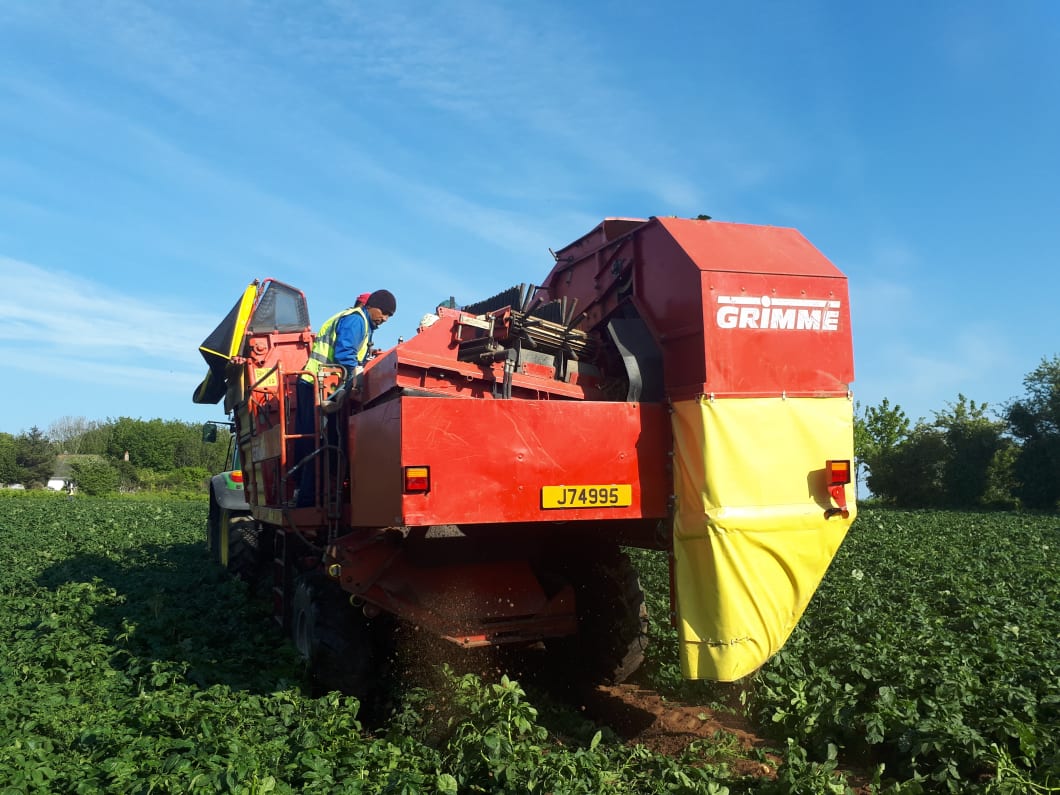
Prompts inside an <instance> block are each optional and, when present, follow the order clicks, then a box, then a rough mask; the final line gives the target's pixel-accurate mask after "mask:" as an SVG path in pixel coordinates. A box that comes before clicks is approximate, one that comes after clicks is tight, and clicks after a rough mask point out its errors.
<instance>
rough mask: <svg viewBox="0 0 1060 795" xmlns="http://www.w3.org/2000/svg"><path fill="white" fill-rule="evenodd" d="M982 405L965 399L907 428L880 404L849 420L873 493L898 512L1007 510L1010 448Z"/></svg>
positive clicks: (897, 414)
mask: <svg viewBox="0 0 1060 795" xmlns="http://www.w3.org/2000/svg"><path fill="white" fill-rule="evenodd" d="M987 408H988V407H987V404H985V403H979V404H977V403H976V402H975V401H969V400H968V399H967V398H966V397H965V396H964V395H958V396H957V402H956V403H951V404H948V405H947V408H946V410H944V411H940V412H936V413H935V418H934V421H933V422H931V423H928V422H925V421H923V420H922V421H920V422H918V423H917V424H916V426H915V427H914V428H912V429H910V428H909V422H908V419H906V417H905V414H904V412H902V410H901V408H900V407H898V406H895V407H893V408H892V407H891V406H890V404H889V403H888V402H887V400H886V399H884V400H883V402H882V403H881V404H880V406H878V407H870V408H868V409H866V411H865V414H864V417H863V418H862V419H861V420H860V421H858V422H857V423H856V426H855V428H856V431H857V433H859V434H860V435H861V437H862V440H863V441H862V448H863V449H864V450H865V457H864V458H863V459H862V460H863V462H864V463H865V464H866V465H867V466H868V468H869V476H868V480H867V483H868V486H869V489H870V490H871V491H872V493H873V494H874V495H876V496H877V497H879V498H880V499H882V500H884V501H885V502H889V503H891V504H894V505H896V506H899V507H904V508H943V507H948V508H976V507H983V506H986V505H993V506H1001V507H1009V506H1011V505H1012V504H1013V499H1014V498H1013V495H1012V493H1011V485H1012V482H1013V480H1012V469H1011V467H1012V465H1013V462H1014V461H1015V454H1014V452H1013V443H1012V441H1011V440H1010V439H1008V438H1006V437H1005V435H1004V433H1005V424H1004V423H1003V422H1001V421H997V420H992V419H990V418H989V417H988V416H987Z"/></svg>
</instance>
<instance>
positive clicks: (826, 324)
mask: <svg viewBox="0 0 1060 795" xmlns="http://www.w3.org/2000/svg"><path fill="white" fill-rule="evenodd" d="M715 320H716V322H717V324H718V328H759V329H779V330H785V331H837V330H838V329H839V301H835V300H832V299H825V298H821V299H818V298H773V297H771V296H768V295H755V296H750V295H719V296H718V312H717V314H716V315H715Z"/></svg>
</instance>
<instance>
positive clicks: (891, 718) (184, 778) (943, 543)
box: [0, 492, 1060, 795]
mask: <svg viewBox="0 0 1060 795" xmlns="http://www.w3.org/2000/svg"><path fill="white" fill-rule="evenodd" d="M34 496H36V497H38V498H37V499H34V498H33V497H34ZM206 510H207V506H206V504H205V502H202V501H199V502H191V501H176V500H169V501H161V500H158V499H140V500H130V499H127V498H122V499H97V498H91V497H84V496H78V497H77V498H76V499H73V500H68V499H66V498H65V497H63V496H62V495H52V494H50V493H48V492H38V493H37V494H36V495H33V494H12V495H3V496H2V497H0V527H4V528H5V539H6V547H5V565H4V567H2V568H0V792H7V791H11V792H42V793H43V792H86V793H96V792H98V793H103V792H130V793H134V792H144V793H146V792H159V793H177V792H180V793H183V792H193V793H195V792H202V793H208V792H209V793H213V792H229V793H258V792H276V793H295V792H319V793H340V792H365V793H382V792H394V793H401V792H404V793H420V792H423V793H464V792H471V793H473V792H488V793H546V792H552V793H600V792H607V793H615V794H616V795H621V793H630V794H631V795H632V794H633V793H715V794H716V795H721V794H722V793H732V795H736V793H744V794H747V795H749V794H750V793H806V795H811V794H813V795H816V793H836V794H837V795H839V794H840V793H843V794H844V795H845V793H848V792H852V791H854V790H853V786H852V785H851V784H850V783H849V781H848V777H847V776H845V775H844V772H843V771H844V770H845V769H849V768H850V767H856V768H858V769H859V770H862V771H865V776H864V778H865V779H869V778H872V779H874V781H875V784H874V789H873V791H875V792H881V793H883V792H892V793H898V792H909V793H912V792H927V793H931V792H968V793H1037V792H1047V791H1050V790H1049V788H1050V787H1053V788H1054V789H1055V786H1056V784H1057V782H1060V754H1058V752H1057V750H1056V749H1057V748H1060V677H1058V676H1057V672H1058V671H1060V614H1058V613H1057V611H1056V609H1055V606H1056V604H1057V603H1058V600H1060V577H1058V576H1057V575H1058V571H1057V569H1058V564H1057V556H1056V550H1057V548H1058V544H1060V536H1058V534H1057V533H1058V526H1057V522H1056V518H1055V517H1045V516H1043V517H1027V516H1020V515H1014V514H1002V513H967V514H962V513H911V512H898V511H872V510H865V509H863V510H862V511H861V514H860V516H859V518H858V520H857V522H856V523H855V525H854V527H853V529H852V531H851V533H850V535H849V537H848V539H847V541H846V542H845V543H844V544H843V546H842V548H841V549H840V551H839V554H838V555H837V557H836V560H835V562H834V563H833V565H832V567H831V568H830V569H829V572H828V574H827V575H826V577H825V579H824V581H823V582H822V584H821V587H820V589H819V591H818V593H817V595H816V596H815V597H814V598H813V600H812V601H811V603H810V606H809V607H808V609H807V611H806V614H805V616H804V617H803V619H802V621H801V622H800V624H799V625H798V626H797V627H796V629H795V631H794V632H793V633H792V636H791V638H790V640H789V641H788V643H787V645H786V647H785V648H784V649H783V650H782V651H781V653H780V654H779V655H777V656H776V657H775V658H774V659H773V660H771V661H770V662H769V663H767V664H766V665H765V666H764V667H763V668H762V669H761V670H760V671H759V672H758V673H757V674H756V675H754V676H753V677H751V678H749V679H748V680H746V681H744V682H742V683H738V684H735V685H718V684H709V683H697V682H682V681H681V680H680V675H679V673H678V671H677V639H676V631H675V630H674V629H673V628H672V627H671V626H670V625H669V623H668V622H666V621H665V620H656V621H655V622H654V623H653V626H652V629H651V632H652V641H653V645H652V646H650V647H649V658H648V664H647V666H646V669H645V671H644V677H645V678H644V680H643V681H644V682H645V683H646V684H648V685H649V686H652V687H655V688H657V689H660V690H662V691H663V692H666V693H670V694H671V695H672V697H675V698H681V697H683V698H688V699H693V700H694V701H693V703H701V704H702V703H710V702H712V701H713V702H715V703H714V708H715V709H717V710H730V711H742V709H743V708H742V706H741V703H742V701H743V700H746V702H747V703H748V704H749V706H750V708H751V710H752V712H751V715H753V716H757V717H758V719H760V720H761V721H763V723H764V725H765V726H768V727H772V730H773V731H775V733H776V737H777V744H778V746H779V748H778V750H777V751H776V754H777V755H779V756H781V757H782V759H783V764H782V765H781V766H780V768H779V770H777V771H776V774H775V778H763V779H749V778H743V777H739V776H736V775H734V774H733V773H732V772H731V771H730V770H729V769H728V766H727V764H726V763H725V762H724V761H718V760H724V759H725V758H726V757H725V753H726V749H725V746H724V745H723V744H722V743H721V741H717V742H708V741H699V742H697V743H693V744H692V745H690V746H688V748H687V750H686V751H684V752H682V753H680V754H678V755H676V756H672V757H667V756H662V755H659V754H656V753H653V752H651V751H649V750H648V749H646V748H645V747H643V746H638V745H633V746H629V745H626V744H624V743H622V742H621V741H620V740H619V739H618V738H617V737H616V736H615V735H614V734H613V733H612V732H611V731H610V730H609V729H607V728H605V727H599V726H595V725H592V724H587V725H584V720H583V719H582V718H580V717H579V716H578V715H577V713H575V714H573V715H571V716H570V717H568V718H567V719H565V720H564V721H562V723H561V725H562V726H563V727H564V728H563V731H562V732H556V730H555V729H554V728H549V727H550V726H555V723H556V722H555V720H554V719H553V720H552V721H551V723H550V722H548V721H546V720H544V719H543V717H542V712H541V711H540V710H539V709H538V707H537V706H536V705H535V703H534V702H533V701H532V700H531V698H530V696H529V695H528V692H527V690H525V689H524V688H523V686H522V685H521V684H520V683H519V682H517V681H515V680H512V679H510V678H508V677H501V678H500V679H499V680H498V681H492V682H491V681H485V680H483V679H482V678H480V677H479V676H475V675H470V674H461V673H457V672H456V671H453V670H448V669H444V670H441V671H440V672H439V676H438V680H437V682H436V683H434V684H433V685H432V687H431V690H430V691H426V690H421V689H416V688H412V689H410V690H409V691H408V692H406V693H405V694H404V695H403V696H402V699H401V705H400V708H399V710H398V712H397V713H396V714H395V715H394V716H393V718H392V719H391V720H390V721H389V722H388V723H387V724H386V725H384V726H382V727H380V728H379V729H378V731H376V732H374V733H373V732H369V731H367V730H366V729H365V727H364V726H362V725H361V724H360V722H359V721H358V708H359V706H358V704H357V702H356V701H355V700H353V699H349V698H344V697H342V696H340V695H338V694H330V695H327V696H324V697H322V698H315V699H314V698H310V697H308V695H307V694H306V692H305V690H304V686H305V678H304V671H303V668H302V665H301V663H300V662H299V661H298V660H297V658H296V657H295V655H294V652H293V650H292V649H291V647H290V645H289V644H286V643H284V642H283V641H282V639H281V638H280V636H279V634H278V631H277V630H276V628H275V626H274V624H273V622H272V619H271V616H270V615H269V605H268V604H267V603H262V602H260V601H258V600H256V599H254V598H252V597H251V595H250V593H249V592H248V590H247V587H246V586H245V585H243V584H242V583H240V582H238V581H235V580H232V579H230V578H228V577H227V576H225V575H224V574H223V572H222V571H221V570H220V569H219V567H217V566H215V565H213V564H212V563H211V561H210V560H209V558H208V555H207V553H206V552H205V550H204V549H203V545H202V541H201V534H202V526H203V523H204V521H205V516H206ZM633 552H634V553H635V554H634V560H635V562H636V563H637V565H638V567H639V568H640V571H641V581H642V583H643V585H644V586H645V588H646V590H647V596H648V602H649V607H650V609H652V611H653V613H654V615H655V616H657V617H662V616H665V615H666V613H667V611H668V609H669V601H668V590H667V589H668V573H667V561H666V555H665V553H660V552H654V551H646V550H633ZM579 721H581V722H582V723H578V722H579ZM859 791H864V790H859Z"/></svg>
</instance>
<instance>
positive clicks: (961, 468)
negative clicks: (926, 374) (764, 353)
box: [0, 356, 1060, 510]
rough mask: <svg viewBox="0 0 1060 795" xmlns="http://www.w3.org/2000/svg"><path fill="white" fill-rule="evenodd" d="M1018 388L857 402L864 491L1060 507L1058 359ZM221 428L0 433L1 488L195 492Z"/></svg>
mask: <svg viewBox="0 0 1060 795" xmlns="http://www.w3.org/2000/svg"><path fill="white" fill-rule="evenodd" d="M1023 386H1024V389H1025V394H1024V396H1023V397H1021V398H1018V399H1016V400H1014V401H1012V402H1011V403H1009V404H1008V405H1006V406H1004V407H1003V408H1002V409H1001V410H1000V411H999V412H996V413H995V414H993V415H992V414H991V412H990V411H989V406H988V405H987V404H986V403H976V402H975V401H974V400H969V399H968V398H967V397H965V396H964V395H958V396H957V400H956V402H955V403H951V404H948V405H947V406H946V408H945V409H943V410H942V411H938V412H935V414H934V417H933V418H932V419H930V420H926V419H920V420H918V421H917V422H915V423H913V422H912V421H910V419H909V417H908V416H907V415H906V413H905V412H904V411H903V410H902V408H901V406H899V405H897V404H891V403H890V401H888V400H887V399H886V398H885V399H884V400H883V401H881V402H880V404H879V405H877V406H869V407H865V408H863V407H861V406H860V404H859V405H858V406H857V409H856V412H855V415H856V416H855V418H854V455H855V459H856V462H857V467H856V469H857V471H858V472H859V475H861V476H863V478H864V484H865V485H866V486H867V487H868V489H869V491H870V492H871V493H872V496H873V497H874V498H875V499H877V500H879V501H881V502H883V503H886V504H891V505H895V506H898V507H902V508H976V509H978V508H990V507H996V508H1006V509H1010V508H1031V509H1041V510H1055V509H1057V507H1058V503H1060V356H1054V357H1052V358H1051V359H1050V358H1045V359H1043V360H1042V362H1041V364H1040V365H1039V366H1038V367H1037V368H1035V369H1034V370H1033V371H1031V372H1030V373H1029V374H1027V376H1026V377H1025V378H1024V379H1023ZM228 441H229V435H228V433H227V432H225V431H224V430H223V429H219V433H218V437H217V441H215V442H205V441H203V438H202V426H200V425H197V424H194V423H189V422H181V421H178V420H161V419H153V420H139V419H130V418H128V417H120V418H118V419H116V420H107V421H104V422H95V421H89V420H86V419H85V418H83V417H63V418H61V419H59V420H57V421H55V422H54V423H52V425H51V426H50V427H49V428H48V431H47V432H46V433H45V432H42V431H41V430H40V429H39V428H36V427H34V428H31V429H30V430H29V431H27V432H24V433H21V434H19V435H17V436H14V435H11V434H8V433H0V485H2V484H10V483H20V484H24V485H25V486H26V487H27V488H43V487H44V486H45V485H46V484H47V482H48V480H49V479H50V478H52V477H53V476H62V477H64V479H66V480H69V481H73V482H75V483H76V484H77V486H78V488H80V489H81V490H83V491H85V492H87V493H109V492H117V491H139V490H169V491H205V484H206V482H207V479H208V477H209V476H210V475H211V474H213V473H216V472H220V471H222V470H223V469H224V468H225V466H226V459H227V455H228Z"/></svg>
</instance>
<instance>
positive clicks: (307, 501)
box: [295, 290, 397, 508]
mask: <svg viewBox="0 0 1060 795" xmlns="http://www.w3.org/2000/svg"><path fill="white" fill-rule="evenodd" d="M362 298H363V299H365V300H364V302H363V305H362V302H361V299H362ZM396 311H397V299H395V298H394V294H393V293H391V292H390V291H389V290H376V291H374V292H372V293H370V294H368V296H367V298H365V296H364V295H361V296H358V300H357V303H356V304H354V305H353V306H351V307H349V308H347V309H344V310H342V311H341V312H339V313H338V314H336V315H332V316H331V317H330V318H328V319H327V320H325V321H324V325H322V326H321V327H320V332H319V333H318V334H317V336H316V339H315V340H314V342H313V347H312V349H311V350H310V352H309V361H308V362H306V366H305V369H306V372H305V373H303V375H302V377H301V378H300V379H299V381H298V404H297V406H296V414H295V431H296V432H297V433H299V434H312V433H313V432H314V429H315V428H316V420H315V417H314V408H315V406H316V404H317V401H316V395H315V392H316V389H317V373H318V371H319V370H320V367H321V365H329V364H340V365H342V366H343V367H345V368H346V381H345V382H344V383H343V384H342V385H341V386H340V387H339V389H338V390H336V392H335V394H334V395H332V396H331V397H330V398H329V399H328V401H327V404H326V405H325V406H324V408H325V410H326V411H327V410H329V409H330V410H335V409H336V408H337V407H338V406H339V405H341V401H342V399H343V398H344V397H345V395H346V394H347V392H348V391H349V389H350V387H351V386H352V385H353V384H354V383H355V379H356V378H357V376H358V375H360V373H361V371H362V370H363V369H364V363H365V361H367V359H368V357H369V354H370V353H371V350H372V334H373V332H375V330H376V329H377V328H379V326H381V325H382V324H383V323H385V322H386V321H387V320H389V319H390V318H391V317H393V315H394V313H395V312H396ZM328 437H329V443H331V444H335V443H336V442H337V437H335V427H334V423H331V424H330V426H329V429H328ZM333 437H334V438H333ZM314 447H315V444H314V443H313V440H312V439H310V438H306V439H301V440H299V443H298V454H297V459H298V461H300V462H301V461H303V460H304V459H305V457H306V456H307V455H309V454H310V453H311V452H312V451H313V449H314ZM315 469H316V468H315V467H314V466H313V465H312V463H306V464H305V465H303V467H302V479H301V485H300V488H299V489H298V499H297V502H296V505H297V507H299V508H302V507H306V506H309V505H313V504H315V502H316V500H315V495H316V478H315V474H314V473H315Z"/></svg>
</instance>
